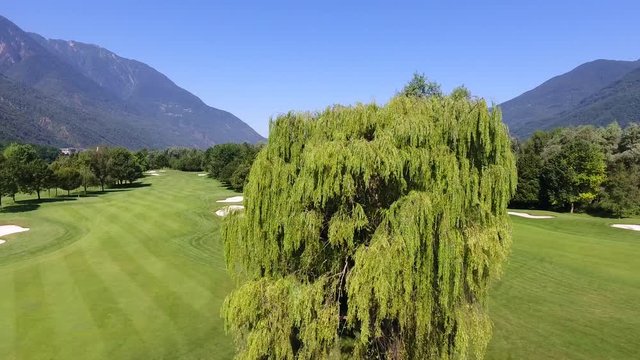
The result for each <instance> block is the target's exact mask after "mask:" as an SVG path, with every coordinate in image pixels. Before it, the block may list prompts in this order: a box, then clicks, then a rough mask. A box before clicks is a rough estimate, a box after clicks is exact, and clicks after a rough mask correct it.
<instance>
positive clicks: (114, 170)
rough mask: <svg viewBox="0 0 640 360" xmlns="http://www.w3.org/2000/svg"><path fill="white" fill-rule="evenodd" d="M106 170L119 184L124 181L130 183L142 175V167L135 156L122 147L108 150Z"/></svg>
mask: <svg viewBox="0 0 640 360" xmlns="http://www.w3.org/2000/svg"><path fill="white" fill-rule="evenodd" d="M107 172H108V174H109V176H110V177H111V178H112V179H113V180H115V181H117V182H118V183H120V184H124V183H125V182H128V183H130V184H131V183H133V182H134V181H136V180H137V179H139V178H141V177H142V168H141V167H140V165H139V164H138V162H137V161H136V158H135V157H134V156H133V154H132V153H131V152H130V151H129V150H127V149H125V148H122V147H118V148H113V149H111V150H110V151H109V160H108V162H107Z"/></svg>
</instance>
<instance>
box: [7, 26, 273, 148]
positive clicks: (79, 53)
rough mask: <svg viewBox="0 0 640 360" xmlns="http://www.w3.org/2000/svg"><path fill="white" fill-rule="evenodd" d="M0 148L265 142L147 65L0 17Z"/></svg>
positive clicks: (134, 146) (205, 145) (234, 118)
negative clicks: (10, 144) (16, 144)
mask: <svg viewBox="0 0 640 360" xmlns="http://www.w3.org/2000/svg"><path fill="white" fill-rule="evenodd" d="M0 74H1V75H0V124H1V126H0V141H24V142H33V143H39V144H47V145H53V146H77V147H86V146H92V145H98V144H107V145H122V146H126V147H129V148H133V149H135V148H142V147H151V148H161V147H167V146H186V147H200V148H203V147H208V146H211V145H214V144H219V143H226V142H252V143H253V142H257V141H260V140H262V139H263V138H262V137H261V136H260V135H259V134H258V133H256V132H255V131H254V130H253V129H252V128H251V127H249V126H248V125H247V124H245V123H244V122H242V121H241V120H240V119H238V118H237V117H236V116H234V115H233V114H231V113H229V112H226V111H223V110H219V109H216V108H213V107H210V106H208V105H207V104H205V103H204V102H202V101H201V100H200V99H199V98H198V97H196V96H195V95H193V94H191V93H189V92H188V91H186V90H184V89H182V88H180V87H179V86H177V85H176V84H174V83H173V82H172V81H171V80H170V79H168V78H167V77H166V76H164V75H163V74H161V73H159V72H158V71H156V70H155V69H153V68H151V67H149V66H148V65H146V64H143V63H141V62H138V61H135V60H129V59H125V58H122V57H120V56H118V55H116V54H114V53H112V52H111V51H109V50H107V49H103V48H101V47H99V46H95V45H89V44H83V43H79V42H75V41H64V40H50V39H46V38H44V37H42V36H40V35H38V34H33V33H27V32H25V31H23V30H22V29H20V28H19V27H18V26H16V25H15V24H13V23H12V22H11V21H9V20H8V19H6V18H4V17H1V16H0Z"/></svg>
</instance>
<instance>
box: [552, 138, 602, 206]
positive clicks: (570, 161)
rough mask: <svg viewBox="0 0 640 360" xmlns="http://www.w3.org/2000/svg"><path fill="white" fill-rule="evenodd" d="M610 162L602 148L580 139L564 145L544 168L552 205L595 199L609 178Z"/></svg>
mask: <svg viewBox="0 0 640 360" xmlns="http://www.w3.org/2000/svg"><path fill="white" fill-rule="evenodd" d="M605 170H606V162H605V155H604V152H603V150H602V148H601V147H600V146H599V145H597V144H594V143H591V142H587V141H585V140H581V139H577V140H575V141H573V142H571V143H569V144H566V145H564V146H563V147H562V148H561V150H560V151H558V152H557V153H556V154H555V155H554V156H553V157H551V158H550V159H549V160H548V161H547V163H546V164H545V167H544V169H543V171H542V175H541V181H542V182H543V184H544V186H545V189H546V192H547V196H548V199H549V201H550V203H551V204H552V205H555V206H561V207H569V209H570V211H571V212H572V213H573V211H574V209H575V206H576V205H586V204H589V203H591V202H592V201H593V200H595V198H596V196H597V195H598V192H599V191H600V185H602V183H603V182H604V181H605V179H606V172H605Z"/></svg>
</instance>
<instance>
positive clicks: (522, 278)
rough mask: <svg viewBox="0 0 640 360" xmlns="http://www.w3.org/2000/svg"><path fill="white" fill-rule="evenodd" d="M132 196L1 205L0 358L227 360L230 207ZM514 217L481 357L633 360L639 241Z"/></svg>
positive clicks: (176, 179) (182, 179)
mask: <svg viewBox="0 0 640 360" xmlns="http://www.w3.org/2000/svg"><path fill="white" fill-rule="evenodd" d="M141 185H142V186H139V187H136V188H131V189H117V190H111V191H108V192H107V193H105V194H99V195H90V196H88V197H80V198H68V199H65V198H55V199H53V200H55V201H52V200H49V199H48V198H46V197H45V198H44V201H43V202H40V203H37V202H32V201H28V200H27V201H20V200H25V199H31V198H32V197H26V196H24V197H22V198H19V199H18V200H19V205H12V204H11V201H10V200H8V199H3V200H4V201H3V204H4V205H5V209H4V210H3V211H2V212H0V225H17V226H22V227H24V228H29V229H30V230H29V231H26V232H22V233H16V234H12V235H7V236H4V237H2V239H3V240H6V243H4V244H2V245H0V359H3V360H5V359H230V358H232V357H233V346H232V342H231V339H230V338H229V337H228V336H226V335H225V333H224V330H223V323H222V320H221V318H220V305H221V303H222V301H223V299H224V297H225V295H226V294H227V293H228V292H229V291H230V290H231V289H232V287H233V283H232V281H231V279H230V278H229V276H228V275H227V272H226V270H225V267H224V257H223V251H222V244H221V243H220V238H219V226H220V224H221V221H222V218H220V217H218V216H215V215H214V212H215V211H216V210H218V209H220V208H222V207H224V206H225V204H224V203H217V202H216V201H217V200H222V199H225V198H227V197H230V196H234V195H237V194H235V193H233V192H232V191H229V190H226V189H225V188H223V187H222V186H220V184H219V183H218V182H216V181H214V180H211V179H209V178H206V177H200V176H197V174H196V173H185V172H178V171H171V170H167V171H166V172H159V173H158V175H157V176H149V177H146V178H145V179H143V180H142V184H141ZM531 214H536V215H549V214H550V215H552V216H554V218H552V219H527V218H520V217H514V216H512V217H511V219H512V222H513V247H512V254H511V256H510V258H509V261H508V263H507V265H506V268H505V272H504V275H503V277H502V279H501V280H500V281H499V282H497V283H496V284H494V285H493V288H492V290H491V293H490V301H489V305H490V315H491V318H492V320H493V322H494V335H493V339H492V341H491V343H490V345H489V349H488V352H487V358H488V359H602V358H611V359H631V358H640V316H639V314H640V301H639V300H638V299H640V260H638V259H640V232H636V231H630V230H623V229H614V228H611V227H610V225H611V224H614V223H625V222H626V223H629V224H640V220H639V219H626V220H618V219H615V220H614V219H602V218H595V217H590V216H587V215H569V214H556V213H546V212H545V213H543V212H531Z"/></svg>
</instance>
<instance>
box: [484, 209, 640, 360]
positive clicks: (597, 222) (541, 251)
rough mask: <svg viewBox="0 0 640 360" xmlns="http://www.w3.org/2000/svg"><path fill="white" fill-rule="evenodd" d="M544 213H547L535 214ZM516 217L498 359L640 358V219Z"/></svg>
mask: <svg viewBox="0 0 640 360" xmlns="http://www.w3.org/2000/svg"><path fill="white" fill-rule="evenodd" d="M533 213H536V214H546V213H542V212H533ZM549 214H551V215H554V216H556V218H555V219H545V220H532V219H523V218H517V217H515V216H512V217H511V218H512V220H513V239H514V241H513V248H512V249H513V250H512V254H511V258H510V260H509V264H508V266H507V268H506V270H505V274H504V276H503V278H502V280H501V281H500V282H498V283H496V284H495V286H494V287H493V291H492V293H491V301H490V310H491V317H492V319H493V321H494V324H495V326H494V335H493V340H492V342H491V345H490V346H489V352H488V358H490V359H640V232H635V231H630V230H621V229H613V228H611V227H610V226H609V225H610V224H614V223H631V224H633V223H635V224H640V219H635V220H634V219H626V220H622V221H621V220H616V219H601V218H594V217H590V216H587V215H569V214H555V213H549Z"/></svg>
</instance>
